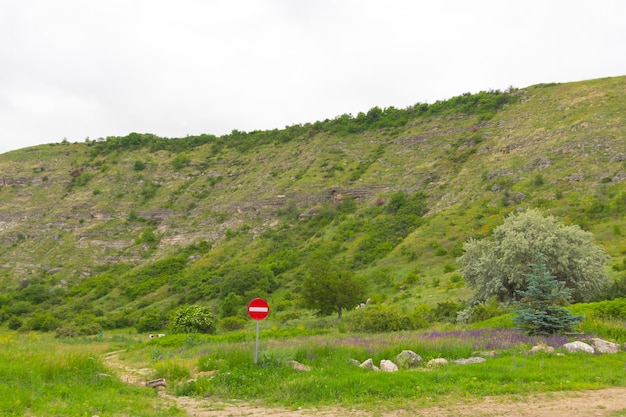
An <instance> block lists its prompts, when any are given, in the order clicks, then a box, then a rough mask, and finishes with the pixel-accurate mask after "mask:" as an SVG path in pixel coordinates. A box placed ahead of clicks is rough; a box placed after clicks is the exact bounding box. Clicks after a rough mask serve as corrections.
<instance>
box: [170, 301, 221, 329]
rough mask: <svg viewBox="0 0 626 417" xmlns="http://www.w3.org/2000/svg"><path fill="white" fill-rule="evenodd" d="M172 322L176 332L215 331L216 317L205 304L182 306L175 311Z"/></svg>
mask: <svg viewBox="0 0 626 417" xmlns="http://www.w3.org/2000/svg"><path fill="white" fill-rule="evenodd" d="M171 323H172V332H174V333H215V318H214V317H213V313H211V309H210V308H209V307H205V306H199V305H187V306H182V307H180V308H179V309H177V310H176V311H174V314H173V318H172V321H171Z"/></svg>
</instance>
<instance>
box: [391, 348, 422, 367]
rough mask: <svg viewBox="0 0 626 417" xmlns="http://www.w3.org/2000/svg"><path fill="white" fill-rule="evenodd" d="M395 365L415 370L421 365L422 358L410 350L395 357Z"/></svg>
mask: <svg viewBox="0 0 626 417" xmlns="http://www.w3.org/2000/svg"><path fill="white" fill-rule="evenodd" d="M396 363H397V364H398V366H399V367H400V368H403V369H406V368H415V367H417V366H420V365H421V363H422V357H421V356H420V355H418V354H417V353H415V352H413V351H412V350H403V351H402V352H400V353H399V354H398V356H396Z"/></svg>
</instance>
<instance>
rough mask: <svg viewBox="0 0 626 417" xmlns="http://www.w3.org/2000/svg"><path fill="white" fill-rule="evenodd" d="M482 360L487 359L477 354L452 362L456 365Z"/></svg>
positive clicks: (485, 360)
mask: <svg viewBox="0 0 626 417" xmlns="http://www.w3.org/2000/svg"><path fill="white" fill-rule="evenodd" d="M483 362H487V359H485V358H479V357H478V356H472V357H470V358H466V359H457V360H455V361H454V363H456V364H457V365H469V364H471V363H483Z"/></svg>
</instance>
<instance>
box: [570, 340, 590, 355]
mask: <svg viewBox="0 0 626 417" xmlns="http://www.w3.org/2000/svg"><path fill="white" fill-rule="evenodd" d="M563 347H564V348H565V350H567V351H568V352H570V353H575V352H585V353H590V354H593V353H594V349H593V347H591V346H590V345H588V344H586V343H585V342H580V341H576V342H571V343H566V344H564V345H563Z"/></svg>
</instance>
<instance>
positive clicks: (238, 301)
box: [220, 292, 243, 317]
mask: <svg viewBox="0 0 626 417" xmlns="http://www.w3.org/2000/svg"><path fill="white" fill-rule="evenodd" d="M242 311H243V298H242V297H241V296H239V295H237V294H235V293H234V292H229V293H228V295H227V296H226V297H224V298H223V299H222V302H221V304H220V313H221V316H222V317H234V316H239V315H241V314H240V313H241V312H242Z"/></svg>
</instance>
